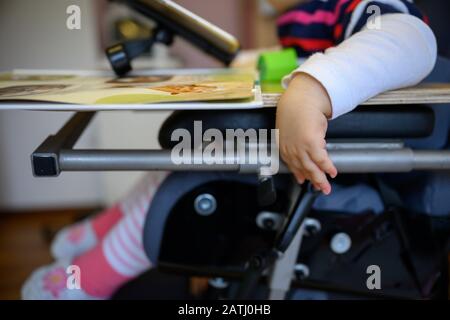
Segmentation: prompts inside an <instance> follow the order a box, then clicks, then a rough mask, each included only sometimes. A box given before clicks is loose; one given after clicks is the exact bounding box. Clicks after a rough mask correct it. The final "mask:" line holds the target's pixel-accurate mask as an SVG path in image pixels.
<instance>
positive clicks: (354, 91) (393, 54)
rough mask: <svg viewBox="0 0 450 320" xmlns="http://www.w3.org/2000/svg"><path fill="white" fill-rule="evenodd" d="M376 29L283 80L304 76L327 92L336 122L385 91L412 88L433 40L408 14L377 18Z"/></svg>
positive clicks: (430, 57) (432, 55) (432, 59)
mask: <svg viewBox="0 0 450 320" xmlns="http://www.w3.org/2000/svg"><path fill="white" fill-rule="evenodd" d="M380 27H381V28H380V29H371V30H369V29H367V28H365V29H363V30H362V31H360V32H358V33H356V34H354V35H353V36H351V37H350V38H348V39H347V40H345V41H344V42H342V43H341V44H340V45H338V46H337V47H334V48H330V49H328V50H326V51H325V53H316V54H314V55H312V56H311V57H310V58H309V59H308V60H307V61H306V62H305V63H303V64H302V65H301V66H300V67H299V68H298V69H296V70H295V71H294V72H292V73H291V74H290V75H288V76H286V77H285V78H284V79H283V85H284V86H287V85H288V83H289V81H290V79H291V78H292V76H293V75H295V74H297V73H299V72H303V73H307V74H309V75H310V76H312V77H314V78H315V79H317V80H318V81H319V82H320V83H321V84H322V85H323V86H324V88H325V89H326V91H327V92H328V95H329V97H330V100H331V104H332V109H333V115H332V118H336V117H338V116H340V115H342V114H345V113H347V112H350V111H351V110H353V109H354V108H355V107H357V106H358V105H359V104H361V103H362V102H365V101H367V100H368V99H370V98H372V97H374V96H376V95H378V94H380V93H382V92H384V91H388V90H394V89H398V88H403V87H407V86H412V85H415V84H417V83H419V82H420V81H422V80H423V79H424V78H425V77H426V76H427V75H428V74H429V73H430V72H431V71H432V70H433V67H434V65H435V63H436V58H437V45H436V38H435V36H434V34H433V32H432V31H431V29H430V28H429V27H428V26H427V25H426V24H425V23H424V22H423V21H422V20H420V19H418V18H416V17H414V16H411V15H408V14H397V13H396V14H386V15H382V16H381V17H380Z"/></svg>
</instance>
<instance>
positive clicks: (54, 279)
mask: <svg viewBox="0 0 450 320" xmlns="http://www.w3.org/2000/svg"><path fill="white" fill-rule="evenodd" d="M146 203H148V201H147V202H143V201H142V202H139V201H135V202H134V203H133V205H131V204H129V207H128V209H129V210H130V211H129V213H128V214H127V215H126V216H124V217H123V218H122V219H121V220H120V221H119V222H118V223H117V224H116V225H115V226H113V227H112V228H111V230H110V231H109V232H108V233H107V235H106V236H105V237H104V238H103V239H101V240H100V242H98V243H97V245H95V246H94V247H93V248H92V249H90V250H89V251H87V252H86V253H83V254H81V255H80V256H79V257H77V258H75V259H65V260H60V261H57V262H56V263H54V264H52V265H49V266H46V267H43V268H40V269H39V270H37V271H35V272H34V273H33V274H32V275H31V277H30V278H29V279H28V280H27V281H26V283H25V284H24V286H23V288H22V297H23V298H24V299H94V298H97V299H106V298H109V297H110V296H111V295H112V294H113V293H114V291H115V290H116V289H117V288H118V287H120V286H121V285H122V284H124V283H125V282H127V281H129V280H130V279H132V278H134V277H136V276H138V275H139V274H140V273H142V272H143V271H145V270H147V269H148V268H150V267H151V264H150V261H149V260H148V258H147V256H146V254H145V252H144V248H143V237H142V232H143V226H144V222H145V217H146V214H147V205H146ZM70 265H75V266H78V267H79V270H80V284H81V289H72V290H70V289H68V288H67V286H66V283H67V279H68V275H67V273H66V270H67V267H69V266H70Z"/></svg>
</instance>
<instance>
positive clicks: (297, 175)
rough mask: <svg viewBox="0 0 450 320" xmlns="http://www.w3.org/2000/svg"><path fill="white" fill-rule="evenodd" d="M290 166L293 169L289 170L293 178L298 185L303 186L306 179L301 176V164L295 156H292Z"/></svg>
mask: <svg viewBox="0 0 450 320" xmlns="http://www.w3.org/2000/svg"><path fill="white" fill-rule="evenodd" d="M290 166H291V167H292V168H293V170H291V172H293V173H294V176H295V178H296V180H297V182H298V183H300V184H303V183H304V182H305V180H306V177H305V175H304V174H303V168H302V165H301V162H300V160H299V159H298V158H297V156H292V158H291V164H290Z"/></svg>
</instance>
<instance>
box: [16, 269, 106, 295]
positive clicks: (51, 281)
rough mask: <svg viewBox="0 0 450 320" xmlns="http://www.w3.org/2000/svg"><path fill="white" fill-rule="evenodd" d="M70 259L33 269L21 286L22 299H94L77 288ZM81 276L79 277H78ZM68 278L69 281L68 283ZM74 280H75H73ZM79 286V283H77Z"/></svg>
mask: <svg viewBox="0 0 450 320" xmlns="http://www.w3.org/2000/svg"><path fill="white" fill-rule="evenodd" d="M68 261H70V260H65V261H57V262H54V263H53V264H50V265H48V266H44V267H41V268H39V269H37V270H36V271H34V272H33V273H32V274H31V276H30V277H29V278H28V279H27V281H26V282H25V284H24V285H23V286H22V299H23V300H94V299H98V298H95V297H93V296H90V295H88V294H87V293H86V292H84V291H83V289H78V288H77V286H76V285H75V284H76V283H75V282H76V280H74V279H75V278H74V279H69V277H74V273H73V271H72V270H70V269H69V270H68V267H69V266H70V262H68ZM80 278H81V277H80ZM68 279H69V283H68ZM74 281H75V282H74ZM78 287H79V285H78Z"/></svg>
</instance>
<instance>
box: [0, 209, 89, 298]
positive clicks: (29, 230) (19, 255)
mask: <svg viewBox="0 0 450 320" xmlns="http://www.w3.org/2000/svg"><path fill="white" fill-rule="evenodd" d="M94 211H96V210H95V209H94V208H91V209H82V210H52V211H45V212H33V213H27V212H15V213H1V212H0V300H4V299H19V298H20V288H21V285H22V283H23V282H24V280H25V279H26V278H27V277H28V275H29V274H30V273H31V272H32V271H33V270H34V269H35V268H36V267H38V266H41V265H45V264H48V263H50V262H51V261H52V259H51V257H50V254H49V243H50V240H51V239H52V237H53V235H54V234H55V232H56V231H57V230H58V229H60V228H61V227H63V226H65V225H68V224H71V223H73V222H75V221H77V220H79V219H81V218H83V217H85V216H87V215H88V214H90V213H92V212H94Z"/></svg>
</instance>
